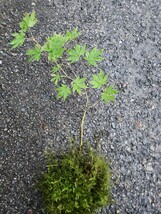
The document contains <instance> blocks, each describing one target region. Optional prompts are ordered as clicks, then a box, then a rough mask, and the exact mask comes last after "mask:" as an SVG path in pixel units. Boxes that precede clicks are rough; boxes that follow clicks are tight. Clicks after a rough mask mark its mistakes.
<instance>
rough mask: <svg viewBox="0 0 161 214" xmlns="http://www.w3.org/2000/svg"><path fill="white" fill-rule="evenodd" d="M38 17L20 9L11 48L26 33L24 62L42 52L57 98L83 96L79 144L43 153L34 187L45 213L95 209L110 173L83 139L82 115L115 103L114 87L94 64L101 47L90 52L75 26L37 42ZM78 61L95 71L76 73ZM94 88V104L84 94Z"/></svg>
mask: <svg viewBox="0 0 161 214" xmlns="http://www.w3.org/2000/svg"><path fill="white" fill-rule="evenodd" d="M37 21H38V20H37V18H36V14H35V12H34V11H33V12H32V13H25V15H24V17H23V19H22V21H21V22H20V23H19V26H20V30H19V32H16V33H14V34H12V35H13V37H14V39H13V40H12V41H11V42H10V45H12V49H13V48H17V47H19V46H22V45H23V44H24V42H25V38H26V37H27V36H28V39H27V40H30V41H31V42H33V47H32V48H31V49H29V50H26V55H27V56H28V57H29V61H39V60H41V58H42V57H43V56H45V57H47V59H48V61H49V62H50V64H52V67H51V68H50V73H51V82H52V83H53V85H54V86H55V92H56V94H57V95H56V96H57V98H58V99H62V100H63V101H65V100H66V99H68V98H69V97H70V96H72V95H73V94H74V95H77V96H82V97H83V98H84V97H85V99H86V103H85V108H84V112H83V115H82V119H81V124H80V143H79V145H78V146H77V145H74V147H72V148H71V150H70V151H69V152H68V153H67V154H63V155H62V156H61V157H60V158H55V156H53V154H52V153H51V154H50V152H49V153H48V156H47V159H48V165H47V172H45V173H43V175H42V179H41V180H40V182H39V188H38V190H39V191H40V192H41V194H42V198H43V204H44V208H45V210H46V213H50V214H55V213H60V214H62V213H64V214H66V213H68V214H70V213H75V214H77V213H79V214H81V213H82V214H84V213H88V214H91V213H93V212H94V213H95V211H96V210H98V208H100V207H103V206H105V205H106V204H110V203H111V197H110V190H111V174H110V167H109V163H108V162H107V161H106V160H105V159H104V158H102V157H101V155H98V154H97V153H95V152H93V150H92V148H91V147H89V148H88V146H86V144H84V143H83V130H84V120H85V117H86V113H87V112H88V111H89V110H90V109H91V108H92V107H94V106H96V105H97V104H98V103H99V102H100V101H103V102H105V103H106V104H108V103H109V102H110V101H114V99H115V95H116V94H117V93H118V91H117V90H116V89H114V86H113V85H109V84H108V75H107V74H106V73H105V72H104V71H103V70H102V69H100V68H99V67H98V64H99V63H100V62H101V61H102V60H104V57H103V50H99V49H97V48H96V47H94V48H92V49H90V50H89V49H88V47H87V45H84V44H78V43H77V38H78V37H79V36H80V32H79V31H78V29H77V28H75V29H73V30H72V31H69V30H67V31H66V33H65V34H60V33H59V34H57V33H53V35H52V36H50V37H47V38H46V40H45V42H44V43H43V44H40V42H39V41H38V40H37V39H36V38H35V37H34V36H33V34H32V31H31V28H32V27H34V25H35V24H36V23H37ZM27 32H28V34H26V33H27ZM29 35H30V36H29ZM80 63H82V64H81V70H82V67H83V66H82V65H84V67H85V69H87V66H89V67H90V68H91V69H92V68H94V69H95V73H94V74H92V75H91V76H90V75H87V73H86V72H82V71H80V67H79V65H80ZM96 70H97V72H96ZM94 91H97V92H98V94H99V98H98V100H95V102H93V100H94V99H97V98H95V97H93V99H92V98H91V97H89V93H90V92H92V93H90V94H93V92H94Z"/></svg>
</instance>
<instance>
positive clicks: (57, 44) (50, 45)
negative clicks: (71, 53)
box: [42, 33, 67, 61]
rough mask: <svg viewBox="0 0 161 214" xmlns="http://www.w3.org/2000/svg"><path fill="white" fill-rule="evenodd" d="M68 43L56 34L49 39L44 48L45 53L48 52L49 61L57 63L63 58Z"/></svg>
mask: <svg viewBox="0 0 161 214" xmlns="http://www.w3.org/2000/svg"><path fill="white" fill-rule="evenodd" d="M66 42H67V38H65V37H64V36H63V35H61V34H56V33H54V34H53V36H52V37H49V38H47V42H46V43H45V44H44V46H43V47H42V49H43V51H46V52H48V60H49V61H56V60H57V59H59V58H61V57H62V55H63V53H64V50H65V49H64V45H65V43H66Z"/></svg>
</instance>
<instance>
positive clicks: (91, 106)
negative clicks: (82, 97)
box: [89, 100, 101, 109]
mask: <svg viewBox="0 0 161 214" xmlns="http://www.w3.org/2000/svg"><path fill="white" fill-rule="evenodd" d="M100 101H101V100H97V101H96V102H95V103H94V104H93V105H91V106H89V109H90V108H93V107H95V106H96V105H97V104H98V103H99V102H100Z"/></svg>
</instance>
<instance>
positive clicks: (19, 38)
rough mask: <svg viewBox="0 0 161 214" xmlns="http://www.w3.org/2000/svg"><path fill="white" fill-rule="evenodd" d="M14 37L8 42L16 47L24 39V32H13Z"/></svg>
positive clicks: (21, 43)
mask: <svg viewBox="0 0 161 214" xmlns="http://www.w3.org/2000/svg"><path fill="white" fill-rule="evenodd" d="M12 35H13V36H14V37H15V38H14V39H13V40H12V41H11V42H10V44H11V45H12V49H13V48H17V47H18V46H21V45H23V43H24V41H25V34H24V33H23V32H20V33H13V34H12Z"/></svg>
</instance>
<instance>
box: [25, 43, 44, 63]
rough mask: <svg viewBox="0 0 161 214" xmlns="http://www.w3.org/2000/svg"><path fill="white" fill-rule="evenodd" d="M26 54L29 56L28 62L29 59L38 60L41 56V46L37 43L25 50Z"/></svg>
mask: <svg viewBox="0 0 161 214" xmlns="http://www.w3.org/2000/svg"><path fill="white" fill-rule="evenodd" d="M26 55H27V56H30V58H29V62H30V61H39V60H40V57H41V48H40V47H39V46H37V45H35V48H34V49H30V50H27V51H26Z"/></svg>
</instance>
